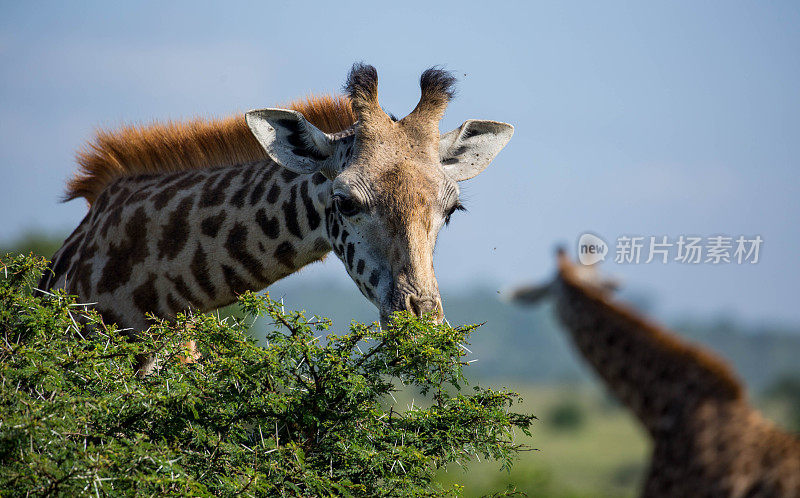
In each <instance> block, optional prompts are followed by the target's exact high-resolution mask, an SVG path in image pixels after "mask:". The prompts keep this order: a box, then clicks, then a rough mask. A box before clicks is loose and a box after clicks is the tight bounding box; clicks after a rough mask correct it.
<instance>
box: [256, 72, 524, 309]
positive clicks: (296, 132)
mask: <svg viewBox="0 0 800 498" xmlns="http://www.w3.org/2000/svg"><path fill="white" fill-rule="evenodd" d="M454 84H455V78H453V77H452V76H451V75H450V73H448V72H446V71H442V70H440V69H428V70H427V71H425V72H423V73H422V76H421V78H420V88H421V91H422V96H421V98H420V100H419V103H418V104H417V106H416V107H415V108H414V110H413V111H411V113H410V114H409V115H408V116H406V117H404V118H403V119H400V120H398V119H396V118H394V117H391V116H389V115H388V114H386V113H385V112H384V111H383V109H382V108H381V106H380V104H379V103H378V75H377V72H376V71H375V68H374V67H372V66H367V65H362V64H356V65H354V66H353V68H352V70H351V71H350V75H349V76H348V79H347V84H346V89H347V92H348V94H349V96H350V101H351V105H352V108H353V112H354V113H355V115H356V118H357V121H356V123H355V124H354V125H353V126H352V127H351V128H350V129H349V130H346V131H345V132H341V133H338V134H335V135H332V134H326V133H323V132H322V131H320V130H319V129H317V128H316V127H314V126H313V125H312V124H311V123H309V122H308V121H307V120H306V119H305V118H304V117H303V116H302V114H300V113H298V112H297V111H290V110H283V109H265V110H260V111H251V112H249V113H247V122H248V124H249V125H250V128H251V130H252V131H253V133H254V135H255V136H256V138H257V139H258V140H259V142H260V143H261V145H262V146H263V147H264V148H265V150H266V151H267V153H268V154H269V155H270V157H271V158H272V159H273V160H275V161H276V162H278V163H279V164H280V165H282V166H283V167H285V168H287V169H289V170H291V171H293V172H295V173H301V174H309V175H311V174H316V173H321V175H322V176H321V175H316V176H315V177H313V178H317V179H319V180H318V182H319V183H320V184H322V182H323V181H324V180H327V181H325V186H326V189H325V193H326V195H323V196H321V200H320V202H322V203H323V204H324V209H325V214H326V221H327V234H328V238H329V241H330V244H331V246H332V247H333V250H334V252H335V253H336V255H337V256H338V257H339V258H340V259H341V260H342V262H344V265H345V268H346V269H347V272H348V273H349V275H350V277H351V278H352V279H353V280H354V281H355V282H356V284H357V285H358V287H359V289H360V290H361V292H362V293H363V294H364V295H365V296H366V297H367V298H368V299H369V300H370V301H372V302H373V303H374V304H375V305H376V306H377V307H378V309H379V310H380V314H381V319H382V320H383V321H386V320H387V319H388V318H389V316H390V314H391V313H392V312H394V311H400V310H407V311H411V312H412V313H414V314H416V315H423V314H426V313H432V314H433V316H435V317H436V318H437V319H438V320H441V319H442V318H443V311H442V303H441V298H440V296H439V287H438V284H437V281H436V275H435V273H434V270H433V249H434V245H435V244H436V238H437V235H438V233H439V230H440V229H441V228H442V227H443V226H444V225H446V224H447V223H448V222H449V221H450V216H451V215H452V214H453V213H454V212H455V211H456V210H459V209H463V208H462V206H461V203H460V202H459V187H458V182H460V181H463V180H467V179H470V178H472V177H474V176H475V175H477V174H478V173H480V172H481V171H483V169H484V168H486V167H487V166H488V165H489V163H490V162H491V161H492V159H494V157H495V156H496V155H497V153H498V152H500V150H501V149H502V148H503V147H504V146H505V145H506V143H508V141H509V140H510V138H511V135H512V134H513V131H514V128H513V127H512V126H511V125H509V124H506V123H499V122H496V121H479V120H468V121H466V122H465V123H464V124H462V125H461V126H460V127H459V128H457V129H455V130H453V131H451V132H449V133H446V134H444V135H440V134H439V121H440V120H441V118H442V116H443V114H444V111H445V108H446V107H447V104H448V102H449V101H450V99H451V98H452V96H453V87H454ZM323 176H324V180H323Z"/></svg>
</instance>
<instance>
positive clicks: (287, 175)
mask: <svg viewBox="0 0 800 498" xmlns="http://www.w3.org/2000/svg"><path fill="white" fill-rule="evenodd" d="M297 176H298V175H297V173H295V172H294V171H289V170H288V169H285V168H284V170H283V171H281V178H283V181H285V182H290V181H292V180H294V179H295V178H297Z"/></svg>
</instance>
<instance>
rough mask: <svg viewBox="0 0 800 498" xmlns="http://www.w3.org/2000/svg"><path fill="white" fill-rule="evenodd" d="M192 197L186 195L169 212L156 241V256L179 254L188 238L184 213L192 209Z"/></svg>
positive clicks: (165, 256) (169, 257)
mask: <svg viewBox="0 0 800 498" xmlns="http://www.w3.org/2000/svg"><path fill="white" fill-rule="evenodd" d="M193 204H194V197H193V196H191V195H189V196H186V198H185V199H183V200H182V201H181V202H180V203H178V206H177V207H176V208H175V210H174V211H173V212H172V213H170V215H169V219H168V220H167V224H166V225H164V226H163V227H162V228H163V230H162V232H161V240H160V241H159V242H158V257H159V258H167V259H175V257H176V256H177V255H178V254H180V252H181V251H182V250H183V247H184V246H185V245H186V241H187V240H189V224H188V223H187V222H186V215H187V214H188V213H189V211H190V210H191V209H192V205H193Z"/></svg>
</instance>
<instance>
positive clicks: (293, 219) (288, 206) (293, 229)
mask: <svg viewBox="0 0 800 498" xmlns="http://www.w3.org/2000/svg"><path fill="white" fill-rule="evenodd" d="M283 215H284V218H285V219H286V228H287V229H288V230H289V232H290V233H291V234H292V235H294V236H295V237H297V238H298V239H302V238H303V232H302V231H301V230H300V223H299V222H298V221H297V185H292V188H291V190H290V191H289V200H288V201H286V202H284V203H283Z"/></svg>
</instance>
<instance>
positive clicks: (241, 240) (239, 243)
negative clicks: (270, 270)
mask: <svg viewBox="0 0 800 498" xmlns="http://www.w3.org/2000/svg"><path fill="white" fill-rule="evenodd" d="M247 236H248V232H247V227H245V226H244V225H242V224H241V223H236V224H235V225H234V226H233V228H231V231H230V232H228V239H227V240H226V241H225V249H227V250H228V254H230V256H231V257H232V258H233V259H235V260H236V261H238V262H239V263H241V264H242V266H244V267H245V269H246V270H247V271H248V272H249V273H250V274H251V275H252V276H253V277H255V278H256V279H259V280H260V279H261V278H262V274H263V271H264V267H263V266H262V265H261V262H260V261H259V260H258V259H256V258H255V257H254V256H253V255H252V254H250V251H248V250H247Z"/></svg>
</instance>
